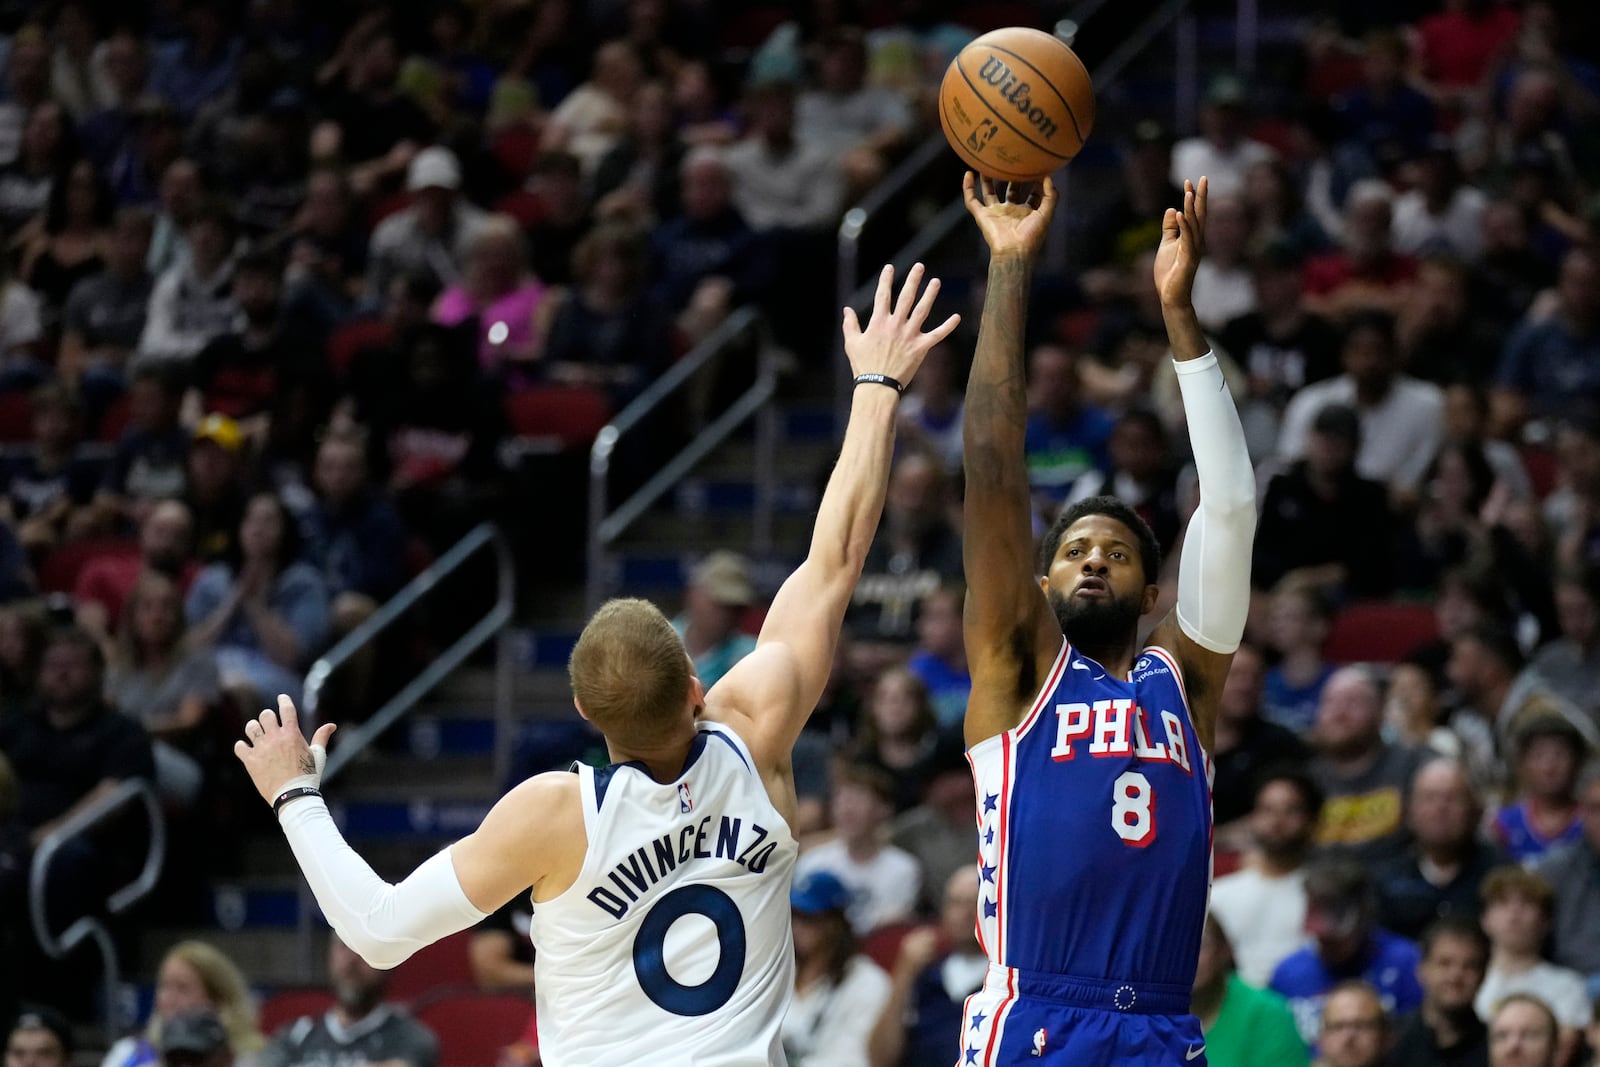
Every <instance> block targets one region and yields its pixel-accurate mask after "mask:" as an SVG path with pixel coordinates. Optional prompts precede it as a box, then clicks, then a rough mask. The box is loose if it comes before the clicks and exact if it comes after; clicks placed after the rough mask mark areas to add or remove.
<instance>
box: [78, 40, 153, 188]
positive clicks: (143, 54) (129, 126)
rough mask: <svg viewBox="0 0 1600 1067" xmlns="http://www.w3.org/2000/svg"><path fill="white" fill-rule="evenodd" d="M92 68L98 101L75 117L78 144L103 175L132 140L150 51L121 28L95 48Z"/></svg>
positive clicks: (145, 81)
mask: <svg viewBox="0 0 1600 1067" xmlns="http://www.w3.org/2000/svg"><path fill="white" fill-rule="evenodd" d="M94 65H95V67H96V68H97V70H96V74H97V78H96V80H97V81H98V82H99V83H100V85H99V89H98V90H97V94H96V95H98V96H99V98H100V102H99V104H98V106H97V107H95V108H93V109H92V110H91V112H90V113H88V114H80V115H79V116H78V144H79V146H80V147H81V148H82V149H83V151H84V154H85V155H87V156H88V157H89V158H90V159H91V160H93V161H94V164H95V166H96V167H98V168H100V169H101V171H102V172H104V171H105V170H106V169H107V168H109V167H110V165H111V161H112V160H114V159H116V158H117V156H118V155H120V154H121V153H122V151H123V150H124V149H125V148H127V146H128V143H129V142H130V141H131V140H132V139H133V137H134V134H135V130H136V123H137V121H138V120H137V117H136V115H135V110H136V108H137V107H138V104H139V101H140V99H141V98H143V97H144V96H145V95H146V83H147V82H148V81H149V77H150V52H149V49H148V48H147V47H146V46H145V43H144V38H143V37H141V36H140V35H139V34H138V33H136V32H135V31H134V30H133V29H132V28H129V27H121V28H118V29H115V30H113V31H112V32H111V35H110V36H109V37H107V38H106V39H105V40H104V41H102V42H100V44H99V45H97V46H96V47H95V53H94Z"/></svg>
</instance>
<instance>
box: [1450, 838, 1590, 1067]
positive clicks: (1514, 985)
mask: <svg viewBox="0 0 1600 1067" xmlns="http://www.w3.org/2000/svg"><path fill="white" fill-rule="evenodd" d="M1554 917H1555V894H1554V893H1553V892H1552V891H1551V889H1550V883H1549V882H1547V881H1545V880H1544V879H1543V878H1541V877H1540V876H1539V875H1537V874H1535V873H1534V872H1533V871H1530V870H1528V869H1527V868H1526V867H1514V866H1506V867H1497V868H1495V869H1494V870H1493V871H1491V872H1490V874H1489V877H1488V878H1486V879H1484V883H1483V929H1484V932H1485V933H1487V934H1488V935H1489V943H1490V945H1491V946H1492V951H1491V953H1490V955H1489V969H1488V971H1487V973H1486V974H1485V975H1484V979H1483V985H1482V986H1480V987H1479V989H1478V996H1477V999H1476V1000H1475V1001H1474V1002H1473V1004H1474V1007H1475V1008H1476V1009H1477V1012H1478V1018H1480V1019H1482V1020H1483V1021H1484V1022H1486V1023H1487V1022H1488V1021H1489V1020H1490V1018H1491V1017H1492V1016H1493V1014H1494V1010H1495V1007H1496V1005H1498V1004H1500V1003H1501V1001H1503V1000H1505V998H1506V997H1508V996H1510V995H1511V994H1513V993H1529V994H1532V995H1533V996H1536V997H1538V998H1539V999H1540V1000H1542V1001H1544V1002H1545V1003H1546V1004H1548V1005H1549V1006H1550V1010H1551V1011H1552V1012H1554V1013H1555V1016H1556V1019H1557V1021H1558V1022H1560V1024H1561V1046H1562V1051H1563V1053H1564V1054H1563V1055H1562V1057H1561V1062H1564V1063H1570V1062H1571V1061H1572V1053H1573V1052H1574V1051H1576V1048H1577V1045H1578V1042H1579V1041H1580V1040H1581V1038H1582V1035H1583V1031H1584V1029H1585V1028H1586V1027H1588V1026H1589V1024H1590V1023H1591V1022H1592V1021H1593V1019H1594V1013H1593V1010H1592V1008H1593V1005H1591V1004H1590V1002H1589V995H1588V992H1587V990H1586V989H1585V988H1584V981H1583V975H1581V974H1579V973H1578V972H1577V971H1573V970H1569V969H1567V968H1566V967H1557V966H1555V965H1554V964H1552V963H1550V962H1548V961H1547V960H1546V959H1545V958H1544V951H1543V949H1544V944H1545V940H1546V939H1547V938H1548V937H1549V936H1550V924H1551V920H1552V919H1554Z"/></svg>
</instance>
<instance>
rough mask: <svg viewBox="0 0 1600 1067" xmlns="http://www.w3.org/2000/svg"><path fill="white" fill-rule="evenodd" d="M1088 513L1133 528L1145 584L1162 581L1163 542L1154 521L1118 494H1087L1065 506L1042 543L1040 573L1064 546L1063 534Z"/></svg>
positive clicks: (1046, 569) (1043, 571) (1044, 571)
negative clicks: (1151, 522)
mask: <svg viewBox="0 0 1600 1067" xmlns="http://www.w3.org/2000/svg"><path fill="white" fill-rule="evenodd" d="M1086 515H1104V516H1105V517H1106V518H1108V519H1115V520H1116V521H1117V522H1120V523H1122V525H1124V526H1126V527H1127V528H1128V529H1130V530H1132V531H1133V536H1134V538H1135V539H1136V540H1138V542H1139V562H1140V563H1141V564H1143V565H1144V580H1145V584H1146V585H1155V584H1156V582H1157V581H1159V580H1160V576H1161V543H1160V542H1159V541H1157V540H1156V535H1155V534H1154V533H1153V532H1152V531H1151V529H1150V524H1149V523H1147V522H1145V521H1144V518H1143V517H1142V516H1141V515H1140V514H1139V513H1138V512H1137V511H1135V510H1133V508H1132V507H1131V506H1130V505H1129V504H1127V503H1126V502H1124V501H1121V500H1118V499H1117V498H1116V497H1114V496H1091V497H1085V498H1084V499H1082V500H1080V501H1078V502H1077V503H1076V504H1068V505H1067V506H1066V507H1064V508H1062V509H1061V514H1060V515H1057V516H1056V521H1055V522H1053V523H1051V524H1050V530H1049V532H1048V533H1046V534H1045V535H1044V540H1043V541H1042V542H1040V544H1039V573H1040V574H1045V573H1048V572H1049V570H1050V562H1051V560H1053V559H1055V558H1056V549H1058V548H1060V547H1061V536H1062V534H1064V533H1066V532H1067V530H1068V529H1070V528H1071V526H1072V524H1073V523H1075V522H1077V521H1078V520H1079V519H1081V518H1083V517H1084V516H1086Z"/></svg>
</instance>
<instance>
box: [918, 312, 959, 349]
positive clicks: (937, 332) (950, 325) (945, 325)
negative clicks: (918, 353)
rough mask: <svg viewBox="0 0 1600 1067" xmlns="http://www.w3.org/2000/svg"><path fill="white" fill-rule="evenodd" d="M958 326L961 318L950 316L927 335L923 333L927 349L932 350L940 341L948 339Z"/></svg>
mask: <svg viewBox="0 0 1600 1067" xmlns="http://www.w3.org/2000/svg"><path fill="white" fill-rule="evenodd" d="M960 325H961V316H960V315H951V316H950V317H949V318H948V319H945V320H944V321H943V322H941V323H940V324H939V325H937V326H935V327H934V328H933V329H931V330H929V331H928V332H927V333H924V334H923V335H922V336H923V338H925V339H926V341H927V343H928V347H929V348H932V347H933V346H934V345H936V344H938V343H939V342H940V341H943V340H944V339H945V338H946V337H949V336H950V335H951V334H952V333H954V332H955V329H956V327H957V326H960Z"/></svg>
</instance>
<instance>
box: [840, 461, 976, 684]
mask: <svg viewBox="0 0 1600 1067" xmlns="http://www.w3.org/2000/svg"><path fill="white" fill-rule="evenodd" d="M948 492H949V489H948V482H947V479H946V477H945V473H944V468H943V467H942V466H941V465H940V464H939V462H938V460H936V459H934V458H933V457H932V456H929V455H927V454H925V453H922V452H913V451H907V452H906V453H905V454H904V455H902V456H900V457H899V458H898V459H897V460H896V461H895V464H894V467H893V469H892V470H891V471H890V472H889V489H888V495H887V496H886V497H885V499H884V506H883V521H882V522H880V523H879V525H878V535H877V537H876V538H874V539H873V542H872V547H871V549H869V550H868V552H867V561H866V566H865V568H864V571H863V574H862V577H861V581H860V582H859V583H858V584H857V585H856V592H855V596H854V597H853V598H852V599H851V602H850V610H849V612H848V613H847V614H846V616H845V617H846V620H847V625H848V628H849V631H850V633H851V636H852V637H854V638H856V639H857V641H858V642H859V643H858V645H857V646H856V648H855V649H854V650H853V651H854V652H855V653H856V654H857V655H858V656H859V657H861V658H862V661H863V663H865V664H866V666H869V667H871V668H877V667H882V666H886V665H887V664H888V663H890V662H891V661H896V660H899V659H901V658H903V656H904V651H905V648H904V646H905V644H906V643H908V642H910V641H911V640H912V639H913V638H914V637H915V633H916V631H915V622H916V620H915V618H914V613H915V611H916V606H917V604H918V603H919V602H920V601H921V599H922V598H923V597H925V596H927V595H928V594H929V593H931V592H933V591H934V590H935V589H937V588H939V586H940V584H942V583H943V582H946V581H956V580H959V579H960V578H961V535H960V534H959V533H958V532H957V531H956V528H955V526H954V525H953V524H952V523H951V521H950V516H949V511H948V503H949V498H948ZM874 643H875V644H874ZM885 645H887V646H888V647H887V648H885V647H884V646H885ZM869 660H870V663H868V662H866V661H869Z"/></svg>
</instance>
